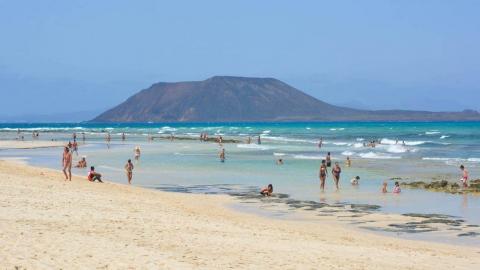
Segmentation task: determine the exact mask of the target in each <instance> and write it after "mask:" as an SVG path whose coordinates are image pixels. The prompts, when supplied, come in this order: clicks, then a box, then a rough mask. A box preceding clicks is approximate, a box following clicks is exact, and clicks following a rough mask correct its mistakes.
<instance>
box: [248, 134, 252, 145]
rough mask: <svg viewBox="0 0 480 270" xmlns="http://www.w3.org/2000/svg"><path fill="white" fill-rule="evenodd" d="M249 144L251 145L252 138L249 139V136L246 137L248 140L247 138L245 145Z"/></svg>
mask: <svg viewBox="0 0 480 270" xmlns="http://www.w3.org/2000/svg"><path fill="white" fill-rule="evenodd" d="M250 143H252V138H251V137H250V136H248V138H247V144H250Z"/></svg>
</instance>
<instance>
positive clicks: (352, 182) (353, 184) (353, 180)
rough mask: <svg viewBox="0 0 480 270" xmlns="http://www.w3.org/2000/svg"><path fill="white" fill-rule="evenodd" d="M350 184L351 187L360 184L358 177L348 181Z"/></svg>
mask: <svg viewBox="0 0 480 270" xmlns="http://www.w3.org/2000/svg"><path fill="white" fill-rule="evenodd" d="M350 183H351V184H352V186H358V184H360V176H358V175H357V176H355V177H354V178H352V180H350Z"/></svg>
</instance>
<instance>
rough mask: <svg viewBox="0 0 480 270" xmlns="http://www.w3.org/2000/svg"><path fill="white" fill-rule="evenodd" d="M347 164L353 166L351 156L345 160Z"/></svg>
mask: <svg viewBox="0 0 480 270" xmlns="http://www.w3.org/2000/svg"><path fill="white" fill-rule="evenodd" d="M345 165H346V166H347V167H351V166H352V160H351V159H350V157H347V161H345Z"/></svg>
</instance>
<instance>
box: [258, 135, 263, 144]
mask: <svg viewBox="0 0 480 270" xmlns="http://www.w3.org/2000/svg"><path fill="white" fill-rule="evenodd" d="M257 144H262V139H260V135H258V139H257Z"/></svg>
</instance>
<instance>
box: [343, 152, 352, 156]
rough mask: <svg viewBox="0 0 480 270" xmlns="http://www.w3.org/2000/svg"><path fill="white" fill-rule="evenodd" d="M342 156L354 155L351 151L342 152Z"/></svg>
mask: <svg viewBox="0 0 480 270" xmlns="http://www.w3.org/2000/svg"><path fill="white" fill-rule="evenodd" d="M342 155H344V156H353V155H355V153H354V152H352V151H344V152H342Z"/></svg>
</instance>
